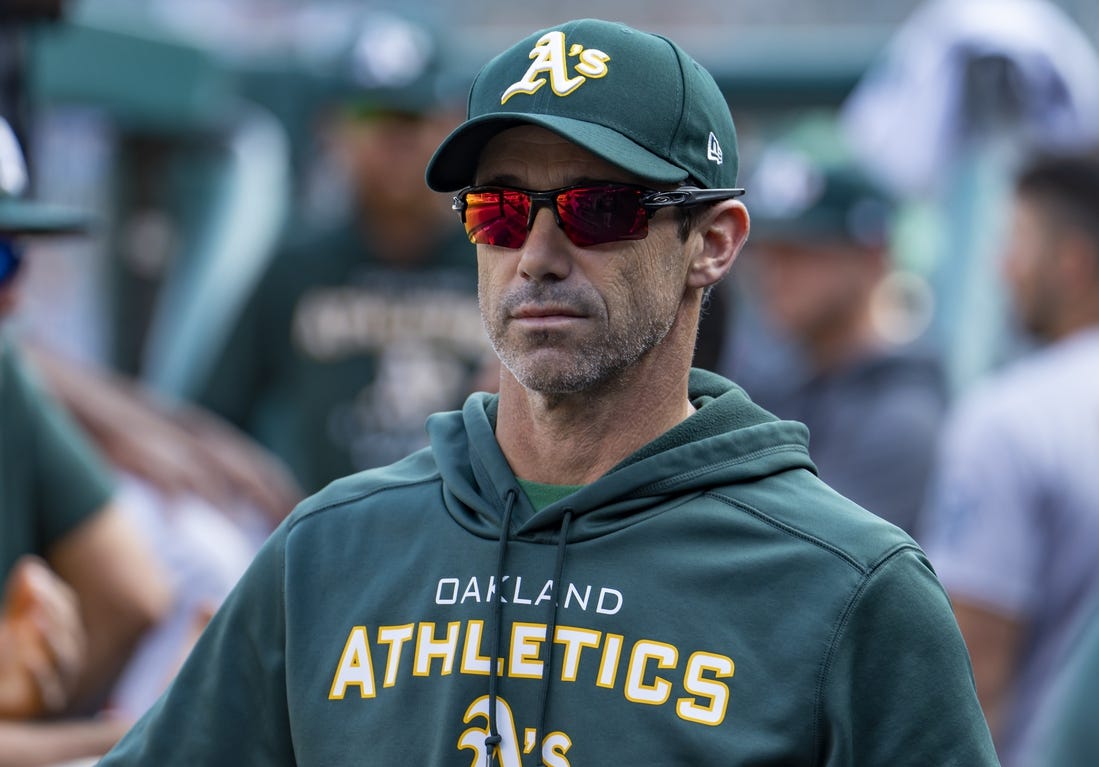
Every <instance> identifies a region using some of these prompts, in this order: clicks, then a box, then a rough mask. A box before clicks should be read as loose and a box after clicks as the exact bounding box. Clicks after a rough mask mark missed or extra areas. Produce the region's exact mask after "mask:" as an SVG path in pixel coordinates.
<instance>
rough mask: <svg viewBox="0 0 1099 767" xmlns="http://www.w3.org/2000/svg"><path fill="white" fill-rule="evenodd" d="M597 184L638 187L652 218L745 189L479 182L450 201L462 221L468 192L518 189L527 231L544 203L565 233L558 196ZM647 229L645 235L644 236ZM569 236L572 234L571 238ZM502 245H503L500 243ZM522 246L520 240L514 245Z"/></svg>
mask: <svg viewBox="0 0 1099 767" xmlns="http://www.w3.org/2000/svg"><path fill="white" fill-rule="evenodd" d="M600 187H605V188H608V189H609V188H623V187H625V188H628V189H637V190H639V191H641V193H642V194H641V197H640V198H639V199H638V205H640V207H641V208H642V209H643V210H644V211H645V214H646V216H647V217H648V218H650V219H651V218H652V217H653V215H654V214H655V213H656V212H657V211H658V210H660V209H661V208H673V207H674V208H683V207H690V206H694V205H705V204H707V203H712V202H720V201H722V200H731V199H734V198H736V197H740V196H741V195H742V194H744V191H745V190H744V189H741V188H726V189H701V188H699V187H696V186H681V187H679V188H677V189H668V190H659V189H650V188H648V187H643V186H637V185H635V184H616V183H612V182H605V183H595V184H572V185H570V186H563V187H560V188H559V189H547V190H545V191H541V192H540V191H535V190H531V189H522V188H520V187H514V186H502V185H495V184H489V185H481V186H467V187H465V188H463V189H460V190H458V192H456V193H455V195H454V198H453V201H452V203H451V209H452V210H455V211H457V213H458V217H459V218H460V219H461V221H462V224H463V225H464V224H465V223H466V209H467V208H468V207H469V203H468V202H467V197H468V195H470V194H473V193H477V192H491V191H507V192H519V193H521V194H524V195H526V197H527V199H528V200H529V201H530V212H529V213H528V214H527V231H528V232H529V231H530V229H531V227H532V226H534V219H535V217H536V216H537V215H538V209H539V208H542V207H547V208H549V209H550V210H552V211H553V217H554V220H555V221H556V223H557V226H558V227H560V228H561V229H562V231H565V233H566V235H567V234H568V232H567V230H565V227H564V225H563V223H562V221H561V214H560V212H559V211H558V209H557V198H558V197H559V196H560V195H562V194H564V193H565V192H570V191H572V190H574V189H598V188H600ZM647 234H648V233H647V232H646V235H645V236H647ZM570 240H571V238H570ZM614 241H615V240H608V242H614ZM502 247H504V246H502ZM516 247H522V244H520V245H518V246H516Z"/></svg>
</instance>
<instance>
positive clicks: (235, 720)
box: [100, 523, 296, 767]
mask: <svg viewBox="0 0 1099 767" xmlns="http://www.w3.org/2000/svg"><path fill="white" fill-rule="evenodd" d="M287 529H288V525H287V524H285V523H284V524H283V526H282V527H280V528H279V529H278V530H276V531H275V532H274V533H273V534H272V536H271V538H270V539H269V540H268V541H267V542H266V543H265V544H264V546H263V548H262V549H261V550H260V552H259V554H258V555H257V556H256V559H255V560H254V561H253V563H252V565H251V566H250V567H249V569H248V570H247V572H246V573H245V574H244V575H243V576H242V578H241V580H240V582H239V583H238V584H237V586H236V588H235V589H234V590H233V592H232V593H231V594H230V595H229V597H228V598H227V599H226V601H225V603H224V604H223V605H222V607H221V609H220V610H219V611H218V612H217V614H216V615H215V616H214V618H213V620H212V621H211V622H210V624H209V625H208V627H207V628H206V630H205V631H204V632H203V634H202V637H201V638H200V639H199V641H198V643H197V644H196V645H195V647H194V649H193V650H192V652H191V654H190V656H189V657H188V659H187V661H186V663H184V665H183V667H182V669H180V672H179V674H178V676H177V677H176V679H175V681H174V682H173V683H172V685H171V686H170V687H169V688H168V690H167V691H166V692H165V693H164V695H162V696H161V698H160V700H159V701H157V703H156V704H155V705H154V706H153V708H152V709H150V710H149V712H148V713H146V714H145V716H144V717H142V719H141V720H139V721H138V723H137V724H136V725H135V726H134V727H133V728H132V729H131V730H130V732H129V733H128V734H127V735H126V736H125V737H124V738H123V739H122V740H121V741H120V742H119V744H118V745H117V746H116V747H115V748H114V750H112V751H111V752H110V753H109V754H108V755H107V756H106V757H105V758H104V759H103V760H102V761H101V762H100V765H102V767H122V766H123V765H142V766H145V765H157V766H158V767H174V766H175V765H179V766H180V767H182V766H183V765H187V766H188V767H190V766H191V765H199V764H201V765H211V766H217V765H226V767H228V766H229V765H232V766H233V767H251V766H253V765H254V766H255V767H260V766H261V765H262V766H263V767H279V766H280V765H293V764H295V763H296V762H295V760H294V756H293V746H292V740H291V734H290V718H289V714H288V708H287V697H286V673H285V671H286V663H285V658H286V656H285V638H286V630H285V609H284V605H285V582H284V571H285V568H284V561H285V558H284V551H285V545H286V534H287V533H286V531H287Z"/></svg>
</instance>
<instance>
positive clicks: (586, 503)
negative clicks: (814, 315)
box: [427, 369, 816, 542]
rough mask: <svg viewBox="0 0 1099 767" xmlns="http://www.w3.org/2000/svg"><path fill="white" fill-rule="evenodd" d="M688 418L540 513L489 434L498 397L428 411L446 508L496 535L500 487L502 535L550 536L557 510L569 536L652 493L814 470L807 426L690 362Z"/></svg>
mask: <svg viewBox="0 0 1099 767" xmlns="http://www.w3.org/2000/svg"><path fill="white" fill-rule="evenodd" d="M689 396H690V399H691V402H692V404H693V405H694V406H695V408H696V409H697V412H695V413H694V415H692V416H691V417H689V418H687V419H686V420H684V421H683V422H682V423H680V424H678V425H677V426H675V427H674V428H672V429H670V430H669V431H667V432H665V433H664V434H662V435H661V436H660V437H658V438H657V439H655V440H653V441H652V442H650V443H649V444H647V445H645V446H644V447H642V448H641V449H640V450H638V451H636V452H635V453H633V454H632V455H630V456H628V457H627V458H626V459H625V460H623V461H622V462H621V463H620V464H618V465H617V466H616V467H614V468H613V469H611V470H610V471H609V472H607V473H606V474H605V475H603V476H602V477H600V478H599V479H598V480H596V481H595V482H593V483H591V484H590V485H587V486H585V487H584V488H582V489H581V490H578V491H577V492H576V493H573V494H572V495H570V496H569V497H568V498H566V499H564V500H562V501H559V502H557V503H555V504H552V505H551V506H548V507H547V508H545V509H543V510H541V511H540V512H537V513H536V512H535V511H534V509H533V507H532V506H531V505H530V503H529V501H528V500H527V498H526V495H525V494H524V493H522V492H521V491H520V490H519V485H518V483H517V481H516V479H515V475H514V474H513V473H512V471H511V467H510V466H509V465H508V462H507V459H505V458H504V455H503V453H502V452H501V450H500V447H499V445H498V444H497V442H496V438H495V433H494V430H495V422H496V408H497V404H498V402H497V396H496V395H490V394H484V393H479V394H475V395H472V396H471V397H470V398H469V399H467V400H466V403H465V406H464V407H463V409H462V410H461V411H460V412H457V411H456V412H449V413H440V414H437V415H434V416H432V417H431V418H430V419H429V420H428V424H427V428H428V434H429V435H430V438H431V446H432V450H433V452H434V456H435V460H436V461H437V464H438V468H439V472H440V475H441V476H442V479H443V483H444V490H443V492H444V496H445V501H446V506H447V509H448V511H449V513H450V515H451V516H452V517H454V519H455V520H456V521H457V522H458V523H459V524H460V525H462V526H463V527H464V528H466V529H467V530H469V531H470V532H471V533H473V534H475V535H478V536H480V537H483V538H499V537H500V533H501V530H500V526H501V523H502V520H503V518H504V509H505V507H506V506H507V505H508V504H509V500H508V495H509V493H514V494H517V496H518V497H517V498H515V497H513V498H512V499H511V503H512V504H513V506H514V508H513V510H512V513H511V521H510V528H511V530H510V531H509V532H510V537H513V538H516V539H519V540H530V541H535V542H551V541H556V540H557V537H558V535H559V534H560V529H561V522H562V519H563V517H564V514H565V513H566V512H571V515H572V521H571V524H570V526H569V534H568V540H569V542H576V541H582V540H588V539H590V538H596V537H599V536H601V535H606V534H608V533H611V532H614V531H616V530H619V529H621V528H623V527H626V526H628V525H631V524H635V523H637V522H639V521H642V520H644V519H646V518H647V517H648V516H649V514H655V513H658V512H659V511H661V510H662V508H661V502H662V501H666V500H669V499H671V498H673V497H674V498H677V499H683V498H685V497H690V496H691V495H693V494H700V493H704V492H706V491H707V490H709V489H711V488H715V487H720V486H726V485H731V484H736V483H739V482H747V481H752V480H757V479H760V478H762V477H766V476H769V475H772V474H776V473H779V472H783V471H787V470H790V469H808V470H810V471H812V472H814V473H815V472H816V468H815V467H814V466H813V463H812V461H810V459H809V450H808V441H809V433H808V430H807V429H806V428H805V426H803V425H802V424H800V423H797V422H794V421H782V420H779V419H777V418H775V417H774V416H773V415H771V414H770V413H768V412H767V411H765V410H763V409H762V408H760V407H758V406H757V405H755V404H754V403H752V401H751V400H750V399H749V398H748V395H747V394H746V393H745V392H744V390H743V389H741V388H740V387H739V386H737V385H736V384H734V383H732V382H731V381H728V380H727V379H725V378H722V377H721V376H718V375H715V374H713V373H709V372H706V371H703V370H697V369H696V370H692V371H691V376H690V382H689Z"/></svg>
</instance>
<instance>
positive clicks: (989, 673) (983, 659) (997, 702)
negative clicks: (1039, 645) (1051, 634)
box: [952, 598, 1023, 739]
mask: <svg viewBox="0 0 1099 767" xmlns="http://www.w3.org/2000/svg"><path fill="white" fill-rule="evenodd" d="M952 602H953V605H954V615H955V617H956V618H957V620H958V627H959V628H960V629H961V631H962V637H963V638H964V639H965V644H966V647H967V648H968V649H969V655H970V659H971V661H972V663H973V678H974V681H975V682H976V685H977V698H978V699H979V700H980V703H981V709H982V710H983V711H984V713H985V718H986V719H987V720H988V726H989V729H990V730H991V731H992V737H993V739H996V738H998V737H999V736H1000V735H1001V734H1002V728H1003V726H1004V723H1003V713H1004V707H1005V705H1006V702H1007V700H1008V696H1009V694H1010V692H1011V687H1012V683H1013V682H1014V680H1015V669H1016V667H1017V663H1018V656H1019V647H1020V644H1021V641H1022V636H1023V624H1022V623H1021V622H1020V621H1018V620H1016V619H1015V618H1012V617H1010V616H1007V615H1005V614H1003V613H1000V612H996V611H994V610H990V609H988V608H987V607H983V606H981V605H978V604H975V603H973V602H970V601H967V600H965V599H964V598H954V599H952Z"/></svg>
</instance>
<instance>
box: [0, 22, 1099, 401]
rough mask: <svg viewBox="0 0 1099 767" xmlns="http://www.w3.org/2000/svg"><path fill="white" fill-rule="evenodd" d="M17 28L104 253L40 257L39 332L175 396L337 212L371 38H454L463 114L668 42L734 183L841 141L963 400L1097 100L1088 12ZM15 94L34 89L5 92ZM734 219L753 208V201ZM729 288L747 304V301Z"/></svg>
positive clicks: (66, 248) (898, 307)
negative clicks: (330, 156) (521, 44)
mask: <svg viewBox="0 0 1099 767" xmlns="http://www.w3.org/2000/svg"><path fill="white" fill-rule="evenodd" d="M47 7H48V8H49V12H48V13H46V12H42V13H40V12H37V11H35V9H36V8H37V9H38V10H39V11H41V9H43V8H47ZM3 8H4V10H3V16H4V17H5V19H4V21H3V22H2V23H0V29H2V30H3V31H2V34H3V35H4V37H3V44H2V45H0V56H2V58H0V72H4V73H6V74H5V77H4V80H3V83H4V87H3V90H2V91H0V98H3V100H4V102H5V104H4V109H5V113H7V114H13V115H15V118H14V122H15V123H16V126H17V130H19V131H20V132H21V133H22V134H23V135H24V138H25V140H26V141H27V145H28V146H30V147H31V157H32V162H33V168H32V172H33V174H34V183H35V184H36V186H37V191H38V194H39V195H40V196H43V197H46V198H48V199H54V200H57V201H62V202H66V203H69V204H76V205H79V206H83V207H85V208H88V209H91V210H93V211H94V212H95V213H96V214H97V215H98V216H99V218H100V221H101V225H100V227H99V229H98V230H97V236H96V237H94V238H92V239H90V240H89V241H86V242H83V243H62V244H58V245H56V246H52V247H51V251H52V252H51V253H50V254H49V257H48V258H44V260H46V261H47V262H49V259H53V261H52V263H53V266H51V267H46V268H49V269H50V271H51V275H52V276H51V279H50V280H49V281H48V284H46V281H42V283H41V284H40V285H39V286H38V289H37V290H31V291H30V293H31V296H32V300H31V302H30V303H31V306H30V307H29V310H28V312H27V314H28V320H27V321H28V322H29V323H34V324H35V326H36V327H37V328H38V332H41V333H44V334H46V335H52V336H54V337H55V339H56V340H57V342H58V343H62V344H65V345H67V346H68V347H70V349H71V351H73V353H75V354H77V355H79V356H84V357H88V358H91V359H98V360H102V361H107V362H109V363H110V364H112V365H114V366H116V367H118V368H120V369H122V370H125V371H127V372H132V373H134V374H136V375H138V376H140V377H142V378H144V379H145V380H146V381H148V382H149V383H151V384H152V385H153V386H155V387H157V388H159V389H161V390H162V391H164V392H166V393H168V394H172V395H177V396H186V395H187V394H188V392H189V391H191V390H192V389H193V387H194V386H195V385H196V381H197V380H200V379H201V377H202V376H203V375H204V374H205V372H204V365H206V364H208V362H207V361H208V359H209V358H210V357H211V356H212V352H211V351H210V350H211V349H212V348H216V347H217V344H218V339H219V333H220V332H221V329H222V328H224V327H226V326H227V325H228V324H229V323H230V322H231V321H232V319H233V316H234V312H235V311H236V307H237V306H238V304H239V300H240V297H241V296H243V295H244V293H245V292H246V291H247V289H248V288H249V287H250V286H251V284H252V283H253V281H254V279H255V277H256V275H257V274H258V273H259V271H260V270H261V269H262V265H263V262H264V259H265V258H266V254H267V253H269V252H270V250H271V248H272V245H273V243H275V242H276V241H278V240H279V239H280V238H281V237H283V236H284V235H285V233H286V231H287V230H288V229H299V228H303V227H309V226H311V225H313V223H314V222H315V221H316V220H318V219H322V218H324V217H325V216H326V215H328V214H329V213H330V212H331V209H332V208H333V207H334V206H338V205H339V204H340V194H339V190H338V188H334V187H333V186H332V185H330V184H329V185H326V184H325V183H324V182H323V180H321V181H320V182H318V174H317V173H316V167H317V164H316V159H317V152H316V150H317V147H316V145H315V140H316V139H315V131H314V129H315V124H316V120H317V115H318V113H319V112H320V110H321V109H322V108H323V105H324V104H325V103H326V101H328V100H329V99H331V98H332V97H333V95H334V94H337V93H341V92H345V90H346V89H347V88H353V87H354V83H353V82H351V80H350V79H349V74H350V73H349V69H348V65H347V61H348V58H347V57H348V51H349V50H351V49H353V47H354V45H355V44H356V38H355V34H356V30H357V29H358V28H359V27H358V25H359V22H360V20H361V19H362V18H363V16H364V15H365V14H377V13H383V12H386V11H391V10H399V11H400V12H402V13H405V14H411V15H413V16H416V17H419V18H420V19H421V20H423V21H424V22H426V23H428V24H431V25H433V26H434V27H435V28H436V29H438V30H442V32H443V34H442V36H441V39H442V43H441V44H442V45H444V46H446V48H447V57H448V58H447V60H448V61H449V62H450V64H449V65H448V67H449V70H450V71H449V77H448V78H443V79H441V80H440V82H441V85H440V86H439V87H443V88H451V89H453V90H454V91H455V92H464V90H465V89H466V88H467V87H468V83H469V80H470V79H471V78H472V76H473V74H474V73H475V72H476V70H477V68H478V67H479V66H480V65H481V64H482V63H484V61H485V60H486V58H487V57H488V55H489V54H490V53H491V52H494V51H498V50H501V49H502V48H504V47H505V46H506V45H508V44H510V43H511V42H512V41H514V40H515V39H518V38H519V37H521V36H523V35H525V34H527V33H529V32H530V31H532V30H534V29H537V28H540V27H543V26H548V25H550V24H553V23H556V22H558V21H562V20H565V19H567V18H572V17H576V16H602V17H607V18H615V19H620V20H623V21H626V22H628V23H630V24H632V25H634V26H638V27H641V28H645V29H649V30H652V31H657V32H663V33H666V34H667V35H669V36H670V37H672V38H674V39H676V40H677V41H678V42H680V43H681V44H682V45H683V46H684V47H685V48H686V49H687V50H688V51H690V52H691V53H692V54H693V55H694V56H695V57H696V58H698V59H699V60H700V61H701V62H702V63H703V64H704V65H706V66H707V67H708V68H709V69H710V70H711V71H712V72H713V73H714V74H715V76H716V78H717V80H718V82H719V84H720V85H721V87H722V88H723V90H724V91H725V93H726V95H727V97H728V100H729V103H730V105H731V107H732V111H733V114H734V118H735V120H736V123H737V126H738V131H739V133H740V140H741V154H742V169H743V170H742V180H747V179H750V177H751V173H752V169H753V163H754V160H755V158H757V157H758V156H759V154H760V153H761V152H762V150H763V149H764V148H765V147H766V145H767V144H768V142H770V141H771V139H773V138H774V137H775V136H776V135H778V134H779V133H780V132H781V131H783V130H784V129H785V127H786V126H788V125H789V124H791V123H794V122H796V121H797V120H798V119H800V118H801V117H802V116H803V115H805V114H808V113H810V112H816V113H819V112H822V111H823V112H825V113H828V114H830V115H832V116H834V117H835V118H836V119H837V120H841V121H844V122H843V124H844V125H845V126H846V128H847V130H848V131H849V133H850V134H851V135H852V137H853V139H854V141H855V143H856V144H858V145H859V148H860V149H861V150H862V152H861V159H862V161H863V162H865V163H866V164H867V165H868V166H869V168H870V170H871V171H875V170H876V171H881V172H882V173H883V175H884V176H885V177H886V178H885V180H886V181H887V182H889V183H890V184H891V185H892V186H893V188H894V191H895V192H896V193H897V194H898V195H899V196H901V197H902V198H903V203H904V204H903V215H902V216H901V219H900V226H899V227H898V229H897V231H896V234H895V239H896V242H895V251H896V255H897V258H896V272H897V273H896V275H895V279H893V280H891V281H890V283H889V285H890V290H891V291H892V294H891V296H890V301H889V306H890V307H891V308H890V313H889V317H887V318H885V319H884V320H883V321H888V322H892V323H893V327H894V332H895V334H896V335H897V336H898V337H899V338H902V339H906V338H924V339H926V340H928V341H930V342H931V343H933V344H935V345H936V346H938V347H939V348H940V349H941V350H942V352H943V354H944V356H945V357H946V359H947V360H948V362H949V367H950V372H951V376H952V379H953V381H954V383H955V385H956V386H959V387H960V386H964V385H965V384H966V383H967V382H969V381H971V380H972V379H973V378H974V377H975V376H977V375H978V374H980V373H981V372H982V371H984V370H986V369H988V368H989V367H991V366H994V365H996V364H998V363H999V362H1000V361H1002V360H1003V359H1005V358H1006V357H1009V356H1010V355H1011V354H1012V349H1013V348H1014V346H1015V345H1016V344H1018V343H1019V340H1018V339H1017V338H1015V337H1014V335H1013V333H1012V329H1011V328H1010V327H1008V326H1007V325H1006V324H1005V321H1004V319H1003V312H1002V302H1001V296H1000V292H999V290H1000V289H999V287H998V282H997V281H996V280H995V278H994V277H995V275H994V271H995V264H994V261H995V252H996V249H997V247H998V238H999V237H1000V231H1001V224H1002V222H1001V221H999V220H998V218H997V215H998V213H997V211H998V210H999V209H1000V206H999V204H998V203H999V202H1000V201H1001V198H1002V195H1003V193H1004V189H1005V188H1006V180H1007V178H1008V177H1009V175H1010V172H1011V170H1012V168H1013V167H1014V163H1015V162H1016V161H1017V159H1018V158H1019V157H1020V156H1021V155H1022V154H1023V153H1025V152H1027V151H1030V150H1031V149H1032V148H1034V147H1048V146H1050V145H1052V144H1053V143H1056V142H1058V141H1074V140H1086V139H1087V138H1088V137H1087V136H1084V135H1083V134H1086V133H1087V132H1088V130H1089V128H1088V127H1087V122H1088V118H1090V117H1091V116H1092V114H1093V111H1092V110H1094V109H1095V106H1094V102H1095V101H1096V100H1097V99H1099V77H1097V76H1096V74H1095V72H1094V67H1095V60H1094V46H1095V44H1096V41H1097V37H1099V4H1096V3H1094V2H1093V1H1091V0H1060V1H1059V2H1052V1H1050V2H1042V1H1041V0H1016V1H1009V0H956V2H950V3H935V2H923V1H922V0H879V1H878V2H874V3H867V2H864V1H862V0H860V1H858V2H856V0H832V2H828V3H820V2H816V1H815V0H770V1H769V2H763V3H761V2H753V1H750V0H680V1H678V2H667V0H664V1H662V2H652V1H649V0H631V1H629V2H626V1H625V0H584V1H583V2H581V1H580V0H559V1H558V2H555V3H552V4H547V3H518V2H513V1H510V0H465V2H462V3H453V2H443V1H442V0H423V1H422V2H419V3H416V4H414V5H413V4H410V3H407V2H405V3H387V2H366V1H363V2H347V1H346V0H345V1H343V2H336V1H334V0H296V1H295V0H83V1H78V0H72V1H71V2H60V0H52V1H48V2H36V1H35V0H9V1H8V2H7V3H6V4H5V5H4V6H3ZM28 9H30V10H28ZM921 25H922V26H921ZM1065 29H1070V30H1071V32H1072V35H1074V37H1072V39H1071V40H1070V41H1069V42H1071V43H1072V44H1071V45H1068V44H1066V37H1065V34H1066V33H1065ZM1068 49H1072V50H1073V51H1076V52H1077V53H1079V55H1077V56H1075V57H1073V56H1070V55H1068V53H1069V52H1070V51H1069V50H1068ZM16 71H17V72H18V76H19V81H20V82H21V83H23V86H24V87H21V88H20V87H16V86H13V85H12V82H14V75H13V74H12V73H13V72H16ZM890 77H892V78H893V80H892V81H890V80H889V78H890ZM351 79H353V78H351ZM883 80H884V81H885V84H884V85H880V83H881V82H882V81H883ZM874 81H876V82H878V83H879V85H880V87H879V89H878V90H879V92H878V93H877V94H875V93H869V94H867V93H865V92H864V93H862V94H860V95H862V96H864V98H863V99H862V103H861V104H860V105H859V107H860V109H861V111H856V110H855V108H854V106H853V104H852V101H853V94H855V92H856V91H858V90H859V89H860V88H861V89H863V90H864V91H866V90H870V87H871V84H872V82H874ZM1089 89H1090V93H1091V94H1092V96H1088V95H1087V93H1088V92H1089ZM883 93H884V94H885V95H884V96H883V95H882V94H883ZM942 94H948V95H952V99H947V98H946V97H945V96H943V95H942ZM944 99H945V100H944ZM639 107H640V105H639ZM905 110H910V113H909V112H906V111H905ZM868 115H869V117H868ZM1066 115H1067V117H1066ZM1073 119H1076V121H1077V123H1080V125H1076V123H1073ZM1070 123H1072V124H1071V125H1069V124H1070ZM1097 124H1099V121H1093V122H1092V123H1091V129H1094V126H1095V125H1097ZM1066 125H1069V127H1068V128H1066V127H1065V126H1066ZM1073 126H1075V127H1073ZM1081 126H1083V127H1081ZM900 160H905V161H907V162H900ZM383 181H384V180H383ZM745 201H746V204H747V205H748V206H749V209H750V208H751V205H752V199H751V189H750V188H749V193H748V196H747V197H746V198H745ZM443 204H445V201H443ZM58 275H64V279H59V278H58ZM726 289H727V290H729V291H731V292H735V291H736V290H737V289H738V288H737V284H736V281H735V280H734V281H731V283H730V285H729V286H727V287H726ZM733 304H734V305H735V306H736V308H737V311H736V312H735V313H734V319H733V320H732V321H733V322H735V323H736V327H735V329H733V330H734V331H735V332H730V333H729V335H728V339H727V341H726V349H725V353H724V357H723V360H724V362H723V366H724V368H725V371H724V372H728V373H729V374H731V375H733V376H735V375H736V374H737V370H738V367H742V366H744V365H752V364H759V363H758V360H760V359H762V358H765V357H766V354H765V351H766V349H765V347H766V344H765V342H764V341H762V340H761V339H763V338H765V336H764V335H761V333H762V331H761V330H760V329H759V328H758V325H757V323H756V321H755V320H754V319H753V314H752V306H751V305H752V296H751V295H737V296H736V297H735V300H734V301H733ZM757 331H759V332H757Z"/></svg>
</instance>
